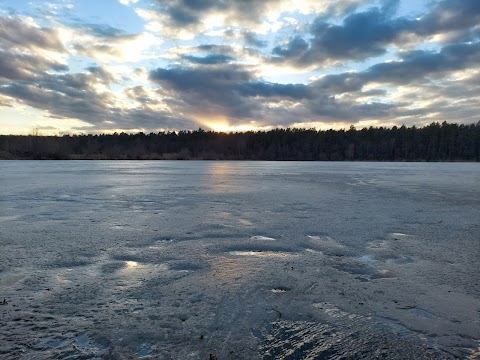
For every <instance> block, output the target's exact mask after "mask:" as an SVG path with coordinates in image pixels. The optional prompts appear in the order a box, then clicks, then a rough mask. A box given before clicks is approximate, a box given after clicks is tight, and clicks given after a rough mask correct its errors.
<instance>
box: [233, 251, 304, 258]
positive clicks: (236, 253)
mask: <svg viewBox="0 0 480 360" xmlns="http://www.w3.org/2000/svg"><path fill="white" fill-rule="evenodd" d="M228 253H229V254H230V255H233V256H258V257H287V256H295V255H296V254H292V253H289V252H283V251H262V250H258V251H229V252H228Z"/></svg>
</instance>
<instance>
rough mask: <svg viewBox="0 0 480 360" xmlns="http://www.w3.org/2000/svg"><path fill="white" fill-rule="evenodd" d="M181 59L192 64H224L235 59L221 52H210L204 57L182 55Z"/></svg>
mask: <svg viewBox="0 0 480 360" xmlns="http://www.w3.org/2000/svg"><path fill="white" fill-rule="evenodd" d="M182 59H184V60H187V61H189V62H191V63H194V64H202V65H217V64H225V63H228V62H231V61H233V60H235V58H233V57H232V56H228V55H223V54H210V55H207V56H204V57H199V56H193V55H184V56H182Z"/></svg>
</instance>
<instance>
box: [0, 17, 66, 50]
mask: <svg viewBox="0 0 480 360" xmlns="http://www.w3.org/2000/svg"><path fill="white" fill-rule="evenodd" d="M0 48H1V49H8V50H9V51H10V52H13V51H18V50H20V51H23V50H30V51H38V50H50V51H55V52H65V51H66V50H65V48H64V46H63V43H62V42H61V41H60V38H59V34H58V31H56V30H54V29H49V28H41V27H40V26H38V25H37V24H36V22H35V21H34V20H33V19H32V18H29V17H19V16H0Z"/></svg>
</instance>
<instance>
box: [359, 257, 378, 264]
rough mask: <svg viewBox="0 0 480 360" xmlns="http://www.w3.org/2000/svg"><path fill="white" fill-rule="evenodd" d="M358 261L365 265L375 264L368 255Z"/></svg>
mask: <svg viewBox="0 0 480 360" xmlns="http://www.w3.org/2000/svg"><path fill="white" fill-rule="evenodd" d="M360 261H362V262H364V263H367V264H373V263H374V262H375V260H374V259H373V258H372V257H371V256H370V255H363V256H360Z"/></svg>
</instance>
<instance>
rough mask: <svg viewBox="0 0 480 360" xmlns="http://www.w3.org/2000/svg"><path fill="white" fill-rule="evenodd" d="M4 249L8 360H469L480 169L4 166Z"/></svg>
mask: <svg viewBox="0 0 480 360" xmlns="http://www.w3.org/2000/svg"><path fill="white" fill-rule="evenodd" d="M0 249H1V251H0V303H1V304H0V329H1V331H0V357H1V358H2V359H17V358H25V359H50V358H53V359H67V358H68V359H73V358H81V359H94V358H98V359H100V358H102V359H103V358H106V359H131V358H146V359H148V358H152V359H205V360H206V359H208V358H209V357H210V354H212V358H213V357H214V356H215V357H216V358H218V359H219V360H223V359H277V358H282V357H283V358H285V359H337V358H342V357H349V358H353V359H355V358H376V357H378V358H388V359H430V358H431V359H438V358H455V357H458V358H464V359H479V358H480V349H479V339H480V266H479V265H478V263H479V258H480V165H479V164H466V163H461V164H458V163H454V164H452V163H449V164H441V163H346V162H339V163H327V162H321V163H309V162H209V161H203V162H181V161H178V162H177V161H163V162H142V161H131V162H123V161H70V162H64V161H41V162H40V161H39V162H34V161H3V162H0ZM4 299H5V302H4V301H3V300H4Z"/></svg>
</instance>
